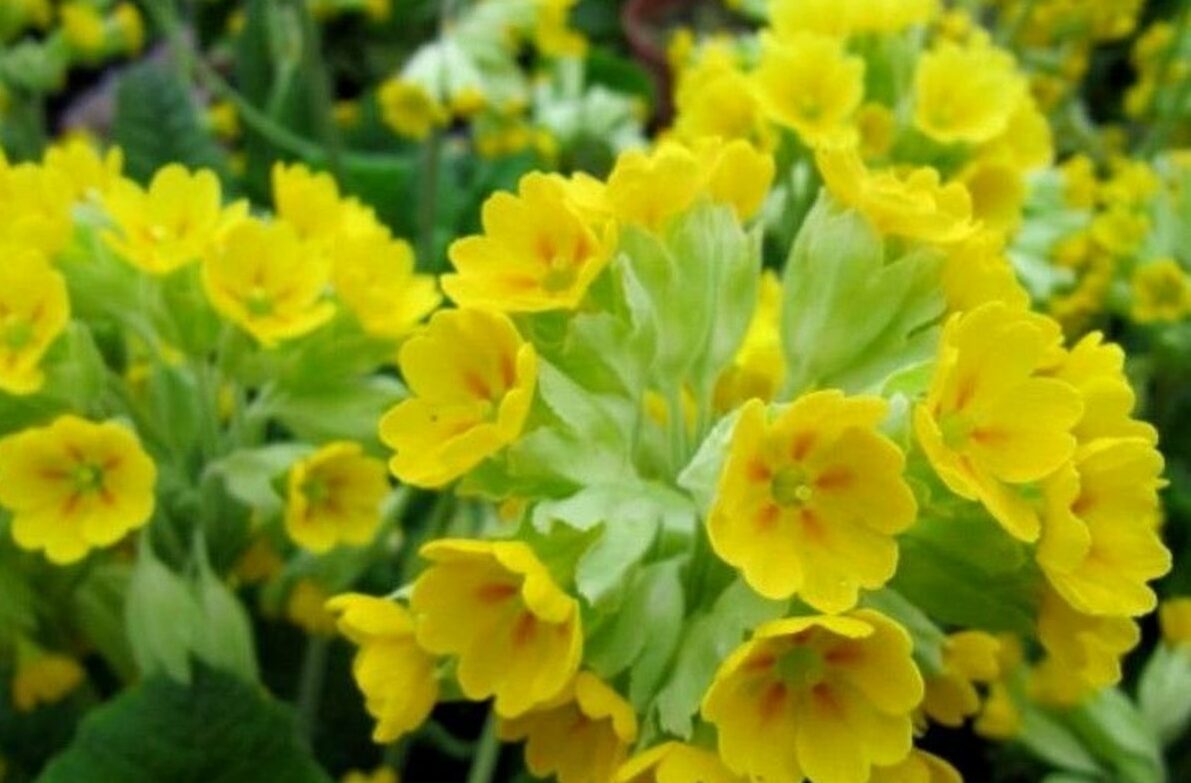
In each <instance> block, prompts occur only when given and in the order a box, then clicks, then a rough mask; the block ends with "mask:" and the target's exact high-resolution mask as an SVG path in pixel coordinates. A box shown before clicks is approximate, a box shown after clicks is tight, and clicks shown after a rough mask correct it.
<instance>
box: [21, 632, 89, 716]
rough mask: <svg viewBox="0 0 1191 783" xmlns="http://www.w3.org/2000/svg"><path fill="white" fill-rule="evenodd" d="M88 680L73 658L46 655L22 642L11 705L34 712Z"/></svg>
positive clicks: (59, 698) (51, 654)
mask: <svg viewBox="0 0 1191 783" xmlns="http://www.w3.org/2000/svg"><path fill="white" fill-rule="evenodd" d="M85 677H86V673H85V672H84V671H83V667H82V666H79V663H78V661H76V660H75V659H74V658H71V657H70V656H68V655H61V654H59V653H47V652H43V651H41V650H39V649H37V648H36V647H34V646H33V645H32V644H31V643H29V642H27V641H25V640H23V639H19V640H18V641H17V667H16V671H15V672H14V674H13V677H12V704H13V706H14V707H16V709H17V711H18V712H32V711H33V710H34V709H36V708H37V707H38V706H39V705H42V704H54V703H55V702H59V701H61V700H62V699H64V698H65V697H66V696H67V695H68V694H69V693H70V692H71V691H73V690H74V689H75V688H77V687H79V685H80V684H82V682H83V679H84V678H85Z"/></svg>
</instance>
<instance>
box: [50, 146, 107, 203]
mask: <svg viewBox="0 0 1191 783" xmlns="http://www.w3.org/2000/svg"><path fill="white" fill-rule="evenodd" d="M44 164H45V167H46V168H47V169H52V170H54V171H57V172H58V173H59V174H61V175H62V176H63V177H65V178H66V179H67V180H69V181H70V183H71V185H72V186H73V188H72V189H73V196H74V198H75V199H79V200H81V199H95V200H102V198H103V196H104V195H106V194H107V193H108V192H109V191H110V190H111V188H112V187H114V186H115V184H116V183H117V182H119V181H120V172H121V170H122V169H123V168H124V153H123V152H122V151H121V150H120V148H119V147H112V148H110V149H109V150H108V151H107V152H106V153H105V154H103V155H100V153H99V150H98V148H97V147H96V146H95V143H94V142H92V141H90V140H89V139H87V138H83V137H80V136H73V137H71V138H69V139H67V140H65V141H62V142H60V143H58V144H54V145H52V146H51V147H50V148H49V149H47V150H46V153H45V159H44Z"/></svg>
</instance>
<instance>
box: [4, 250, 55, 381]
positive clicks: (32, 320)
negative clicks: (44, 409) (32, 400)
mask: <svg viewBox="0 0 1191 783" xmlns="http://www.w3.org/2000/svg"><path fill="white" fill-rule="evenodd" d="M69 320H70V299H69V297H68V295H67V292H66V281H65V280H64V279H63V277H62V275H61V274H60V273H59V272H58V271H57V270H55V269H54V268H53V267H51V266H50V264H49V262H48V261H46V259H45V257H44V256H43V255H42V254H41V253H40V252H39V251H37V250H36V249H34V248H31V247H8V246H0V391H4V392H7V393H8V394H30V393H32V392H35V391H37V390H38V389H40V388H41V386H42V384H43V383H44V382H45V373H44V372H43V371H42V369H41V361H42V359H43V358H45V354H46V351H48V350H49V348H50V346H51V345H52V344H53V342H54V340H55V339H57V337H58V335H60V334H62V332H63V331H64V330H65V329H66V324H67V323H68V322H69Z"/></svg>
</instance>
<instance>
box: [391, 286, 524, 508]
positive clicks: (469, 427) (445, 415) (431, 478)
mask: <svg viewBox="0 0 1191 783" xmlns="http://www.w3.org/2000/svg"><path fill="white" fill-rule="evenodd" d="M399 363H400V365H401V372H402V375H403V376H404V378H405V382H406V384H407V385H408V386H409V388H410V391H411V392H412V393H413V396H412V397H411V398H410V399H408V400H406V401H404V402H402V403H400V404H399V405H397V406H396V407H395V408H393V409H392V410H391V411H389V412H388V414H386V415H385V417H384V418H383V419H382V420H381V423H380V435H381V440H383V441H384V442H385V444H386V445H388V446H390V447H392V448H394V449H396V451H397V453H396V454H395V455H394V456H393V458H392V460H391V461H390V462H389V467H390V469H391V470H392V471H393V474H394V475H396V476H397V478H399V479H401V480H402V481H404V482H407V483H409V484H414V485H415V486H420V487H437V486H442V485H443V484H446V483H447V482H449V481H452V480H454V479H456V478H458V477H459V476H461V475H463V474H464V473H466V472H467V471H469V470H471V469H472V468H473V467H475V466H476V465H478V464H479V463H480V462H482V461H483V460H484V459H486V458H488V457H490V456H492V455H493V454H495V453H496V452H497V451H499V450H500V449H502V448H504V447H505V446H507V445H508V444H509V443H512V442H513V440H515V439H516V438H517V436H518V435H520V434H521V428H522V427H523V426H524V424H525V417H526V415H527V414H528V412H529V406H530V403H531V402H532V401H533V394H534V388H535V385H536V382H537V354H536V353H535V352H534V349H533V346H532V345H531V344H529V343H527V342H525V341H524V340H522V339H521V336H520V335H519V334H517V329H516V327H514V326H513V322H512V321H510V320H509V318H508V317H507V316H504V315H501V314H499V313H491V312H487V311H484V310H467V309H464V310H445V311H442V312H439V313H436V314H435V315H434V317H433V318H431V319H430V324H429V326H428V327H427V328H426V331H425V332H423V333H421V334H418V335H417V336H415V337H413V338H411V339H410V340H409V341H407V342H406V343H405V344H404V345H403V346H402V347H401V354H400V359H399Z"/></svg>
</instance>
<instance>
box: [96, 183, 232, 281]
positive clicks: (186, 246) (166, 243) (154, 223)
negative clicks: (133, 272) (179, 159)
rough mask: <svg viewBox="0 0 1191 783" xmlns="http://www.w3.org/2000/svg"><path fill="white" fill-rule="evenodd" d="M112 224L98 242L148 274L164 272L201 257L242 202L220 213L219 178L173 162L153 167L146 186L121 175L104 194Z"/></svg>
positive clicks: (221, 208)
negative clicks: (161, 166)
mask: <svg viewBox="0 0 1191 783" xmlns="http://www.w3.org/2000/svg"><path fill="white" fill-rule="evenodd" d="M103 206H104V209H105V210H107V213H108V216H109V217H111V219H112V223H113V224H114V225H113V228H112V229H111V230H108V231H104V232H103V238H104V241H106V242H107V244H108V246H109V247H111V248H112V250H114V251H115V252H116V253H118V254H119V255H120V256H121V257H122V258H123V259H124V260H125V261H127V262H128V263H130V264H132V265H133V266H135V267H137V268H138V269H142V270H144V271H146V272H149V273H150V274H154V275H165V274H169V273H170V272H173V271H174V270H176V269H181V268H182V267H183V266H186V265H187V264H190V263H192V262H194V261H197V260H199V259H200V258H202V257H203V256H204V255H206V254H207V253H208V252H209V250H210V248H211V246H212V245H213V244H214V242H215V241H216V239H217V238H218V235H219V233H220V232H221V231H222V230H224V229H225V228H226V224H227V223H228V222H229V221H233V220H235V219H236V218H237V217H238V216H240V215H242V214H244V212H245V209H244V207H243V206H240V207H235V208H232V209H230V210H228V211H227V212H225V211H224V209H223V206H222V204H221V202H220V195H219V179H218V178H217V177H216V176H215V174H214V173H212V172H210V171H207V170H206V169H201V170H199V171H196V172H194V173H193V174H192V173H191V172H189V171H187V170H186V169H185V168H184V167H183V166H180V165H179V164H177V163H171V164H169V165H167V166H165V167H163V168H161V169H159V170H158V171H157V173H156V174H154V175H153V179H152V180H151V181H150V182H149V187H148V189H144V188H141V186H140V185H137V184H136V183H135V182H133V181H131V180H126V179H122V180H119V181H118V182H116V183H115V184H114V185H113V186H112V188H111V189H110V190H109V191H108V192H107V193H106V194H104V197H103Z"/></svg>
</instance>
